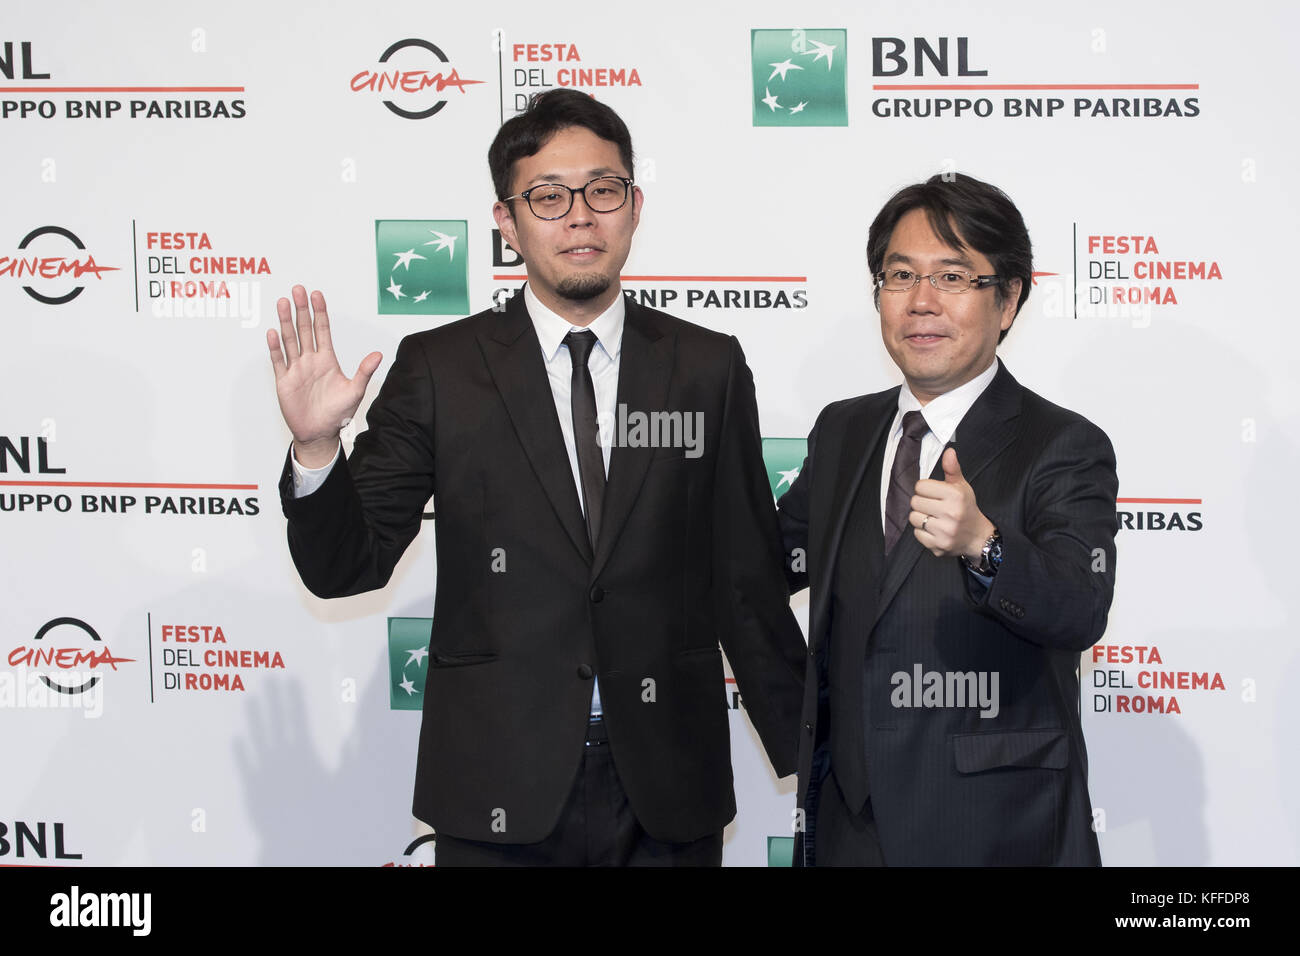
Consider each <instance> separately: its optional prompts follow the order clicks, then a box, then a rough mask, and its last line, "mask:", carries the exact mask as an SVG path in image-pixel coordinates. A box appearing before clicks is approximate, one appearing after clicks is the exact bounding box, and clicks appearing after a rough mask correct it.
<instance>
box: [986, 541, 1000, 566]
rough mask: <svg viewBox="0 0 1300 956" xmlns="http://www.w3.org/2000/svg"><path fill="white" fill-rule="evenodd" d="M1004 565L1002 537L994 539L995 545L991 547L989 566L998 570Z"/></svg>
mask: <svg viewBox="0 0 1300 956" xmlns="http://www.w3.org/2000/svg"><path fill="white" fill-rule="evenodd" d="M1001 563H1002V535H998V536H997V537H995V538H994V539H993V544H992V545H990V546H989V564H990V565H992V566H993V567H994V568H996V567H997V566H998V565H1000V564H1001Z"/></svg>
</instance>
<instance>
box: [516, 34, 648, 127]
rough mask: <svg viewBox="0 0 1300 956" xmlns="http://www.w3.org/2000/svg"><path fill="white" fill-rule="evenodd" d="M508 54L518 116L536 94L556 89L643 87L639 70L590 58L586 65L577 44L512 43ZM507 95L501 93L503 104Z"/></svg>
mask: <svg viewBox="0 0 1300 956" xmlns="http://www.w3.org/2000/svg"><path fill="white" fill-rule="evenodd" d="M548 39H549V38H548ZM509 52H510V60H511V62H512V63H513V64H514V69H513V70H512V71H511V74H510V75H511V79H512V81H513V85H512V87H511V88H510V90H509V93H510V94H511V95H512V96H513V98H514V110H515V112H516V113H522V112H523V111H524V110H526V109H527V108H528V100H529V99H530V98H531V97H532V96H533V95H534V94H536V93H540V92H542V91H543V90H549V89H553V88H555V87H557V86H563V87H569V88H571V89H578V90H593V89H604V88H608V87H628V86H641V85H642V84H641V74H640V73H639V72H637V69H636V67H634V66H628V65H627V64H623V63H610V62H608V61H592V60H591V59H590V58H588V59H587V60H585V61H584V60H583V58H582V54H581V53H579V52H578V45H577V44H576V43H567V42H560V43H512V44H510V49H509ZM506 93H507V90H505V89H502V91H501V100H502V102H503V103H504V102H505V98H506Z"/></svg>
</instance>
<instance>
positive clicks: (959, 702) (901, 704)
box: [889, 663, 1001, 719]
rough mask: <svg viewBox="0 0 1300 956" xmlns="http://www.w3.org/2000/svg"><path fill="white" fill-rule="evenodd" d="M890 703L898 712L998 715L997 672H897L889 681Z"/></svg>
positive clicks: (916, 668) (915, 666)
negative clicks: (934, 710)
mask: <svg viewBox="0 0 1300 956" xmlns="http://www.w3.org/2000/svg"><path fill="white" fill-rule="evenodd" d="M889 683H890V685H891V686H893V688H894V689H893V691H891V692H890V695H889V703H890V705H891V706H893V707H896V708H911V707H923V708H959V709H965V708H978V709H979V714H980V717H981V718H985V719H988V718H992V717H996V716H997V715H998V711H999V710H1001V704H1000V703H999V701H998V672H997V671H924V672H923V670H922V666H921V665H920V664H919V663H918V664H913V665H912V672H911V673H910V674H909V673H908V672H907V671H895V672H894V673H893V674H891V675H890V677H889Z"/></svg>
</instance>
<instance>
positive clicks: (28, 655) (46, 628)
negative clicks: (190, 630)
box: [0, 617, 135, 719]
mask: <svg viewBox="0 0 1300 956" xmlns="http://www.w3.org/2000/svg"><path fill="white" fill-rule="evenodd" d="M6 660H7V663H8V664H9V666H10V667H12V668H14V670H12V671H7V672H0V708H3V709H31V710H68V709H73V710H81V711H82V714H83V716H84V717H86V718H87V719H97V718H99V717H100V716H102V715H103V712H104V697H103V683H102V679H103V676H104V675H105V674H108V673H114V672H116V671H117V665H118V664H131V663H134V660H135V659H134V658H131V657H117V656H115V655H114V654H113V652H112V651H111V650H110V649H109V647H108V645H107V644H106V643H105V642H104V639H103V638H101V637H100V636H99V633H98V632H97V631H96V630H95V629H94V628H93V627H91V626H90V625H89V624H87V623H86V622H85V621H83V620H80V619H79V618H75V617H56V618H54V619H53V620H50V621H47V622H46V623H45V624H43V625H41V627H40V629H39V630H37V632H36V635H35V636H34V637H33V638H32V640H31V642H30V643H29V644H28V643H24V644H18V645H17V646H15V647H14V648H12V649H11V650H10V651H9V654H8V657H7V658H6Z"/></svg>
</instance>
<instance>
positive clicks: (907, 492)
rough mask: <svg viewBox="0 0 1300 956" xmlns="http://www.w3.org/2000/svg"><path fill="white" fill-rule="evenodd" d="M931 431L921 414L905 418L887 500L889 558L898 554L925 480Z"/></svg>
mask: <svg viewBox="0 0 1300 956" xmlns="http://www.w3.org/2000/svg"><path fill="white" fill-rule="evenodd" d="M929 430H930V426H928V425H927V424H926V423H925V417H924V416H923V415H922V414H921V413H920V412H907V413H906V414H905V415H903V435H902V437H901V438H899V439H898V451H896V452H895V453H894V467H893V468H892V469H890V472H889V494H888V495H887V496H886V497H885V554H889V552H890V551H893V550H894V545H896V544H897V543H898V539H899V538H900V537H902V534H903V531H904V530H905V529H906V528H907V526H908V523H909V522H908V520H907V516H908V515H909V514H911V513H912V496H913V495H914V494H916V483H917V481H919V480H920V478H921V439H922V438H924V437H925V433H926V432H928V431H929Z"/></svg>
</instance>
